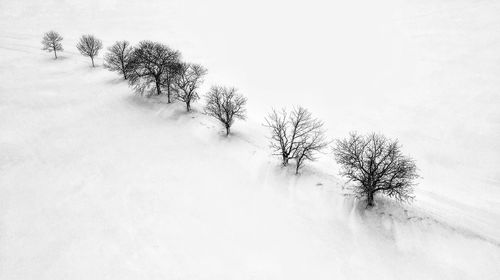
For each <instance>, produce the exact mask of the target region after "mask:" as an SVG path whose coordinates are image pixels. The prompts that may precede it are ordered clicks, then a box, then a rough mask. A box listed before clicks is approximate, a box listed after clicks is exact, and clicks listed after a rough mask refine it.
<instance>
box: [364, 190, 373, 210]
mask: <svg viewBox="0 0 500 280" xmlns="http://www.w3.org/2000/svg"><path fill="white" fill-rule="evenodd" d="M373 195H374V193H372V192H370V193H368V195H367V196H366V208H369V207H373V206H374V205H375V203H374V202H373Z"/></svg>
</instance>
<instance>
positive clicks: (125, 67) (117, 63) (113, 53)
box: [104, 41, 132, 80]
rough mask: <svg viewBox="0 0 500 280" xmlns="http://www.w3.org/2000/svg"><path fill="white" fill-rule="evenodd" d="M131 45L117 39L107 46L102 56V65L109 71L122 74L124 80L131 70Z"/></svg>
mask: <svg viewBox="0 0 500 280" xmlns="http://www.w3.org/2000/svg"><path fill="white" fill-rule="evenodd" d="M131 53H132V47H131V46H130V43H129V42H127V41H118V42H116V43H114V44H113V45H112V46H111V47H109V48H108V53H107V54H106V55H105V56H104V67H106V68H107V69H108V70H110V71H116V72H119V73H121V74H122V75H123V78H124V79H125V80H126V79H127V75H128V73H129V72H130V71H131V68H132V67H131V66H132V64H131V63H130V58H131Z"/></svg>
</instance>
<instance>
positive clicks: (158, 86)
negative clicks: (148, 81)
mask: <svg viewBox="0 0 500 280" xmlns="http://www.w3.org/2000/svg"><path fill="white" fill-rule="evenodd" d="M156 94H157V95H160V94H161V87H160V81H159V80H156Z"/></svg>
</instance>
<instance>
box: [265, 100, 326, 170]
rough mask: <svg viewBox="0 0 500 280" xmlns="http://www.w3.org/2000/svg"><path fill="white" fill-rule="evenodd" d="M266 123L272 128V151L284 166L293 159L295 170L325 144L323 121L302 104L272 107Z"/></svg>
mask: <svg viewBox="0 0 500 280" xmlns="http://www.w3.org/2000/svg"><path fill="white" fill-rule="evenodd" d="M265 126H267V127H269V128H270V129H271V138H270V139H271V142H270V147H271V149H272V150H273V154H274V155H277V156H279V157H281V163H282V165H283V166H287V165H288V163H289V161H290V159H295V162H296V164H297V165H296V168H295V173H298V172H299V169H300V168H301V167H302V165H303V163H304V161H306V160H310V161H313V160H314V154H315V153H316V152H320V151H321V150H323V149H324V148H325V147H326V146H327V145H328V142H327V141H326V137H325V133H324V130H323V122H321V121H319V120H318V119H315V118H313V117H312V115H311V113H310V112H309V111H307V109H304V108H302V107H297V108H294V109H293V110H292V111H291V112H290V113H289V112H288V111H287V110H286V109H282V110H281V111H276V110H273V111H272V113H270V114H269V115H268V116H267V117H266V118H265Z"/></svg>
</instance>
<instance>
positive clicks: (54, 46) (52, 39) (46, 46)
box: [42, 31, 63, 59]
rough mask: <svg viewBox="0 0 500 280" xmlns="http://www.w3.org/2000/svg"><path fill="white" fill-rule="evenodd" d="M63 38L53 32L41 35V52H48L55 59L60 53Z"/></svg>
mask: <svg viewBox="0 0 500 280" xmlns="http://www.w3.org/2000/svg"><path fill="white" fill-rule="evenodd" d="M62 40H63V37H61V35H59V33H57V32H55V31H49V32H47V33H45V34H44V35H43V39H42V45H43V48H42V50H44V51H48V52H54V58H55V59H57V52H58V51H62V50H63V47H62V44H61V41H62Z"/></svg>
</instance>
